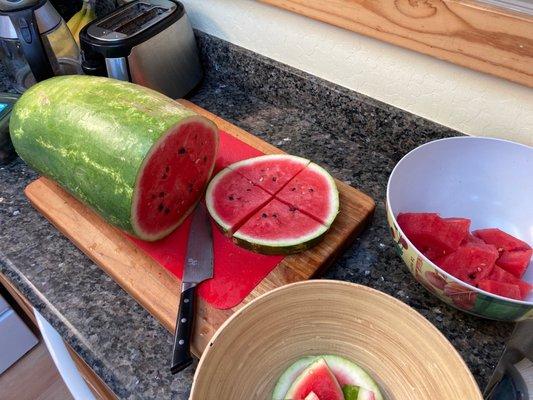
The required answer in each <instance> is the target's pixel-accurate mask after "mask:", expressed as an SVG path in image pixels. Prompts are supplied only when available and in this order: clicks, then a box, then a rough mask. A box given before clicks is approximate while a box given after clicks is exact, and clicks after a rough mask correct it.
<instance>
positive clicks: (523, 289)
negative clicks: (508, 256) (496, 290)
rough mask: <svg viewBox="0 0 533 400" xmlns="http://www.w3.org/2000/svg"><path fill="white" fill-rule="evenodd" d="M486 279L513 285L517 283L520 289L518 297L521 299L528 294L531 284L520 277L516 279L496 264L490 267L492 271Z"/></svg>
mask: <svg viewBox="0 0 533 400" xmlns="http://www.w3.org/2000/svg"><path fill="white" fill-rule="evenodd" d="M487 279H489V280H492V281H498V282H504V283H512V284H513V285H517V286H518V288H519V289H520V298H521V299H522V300H523V299H525V298H526V297H527V296H528V294H529V292H530V291H531V289H532V286H531V285H530V284H529V283H527V282H524V281H523V280H521V279H518V278H517V277H516V276H514V275H513V274H511V273H509V272H507V271H506V270H504V269H503V268H501V267H499V266H498V264H496V265H495V266H494V268H493V269H492V272H491V273H490V274H489V276H488V277H487Z"/></svg>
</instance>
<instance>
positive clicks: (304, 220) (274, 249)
mask: <svg viewBox="0 0 533 400" xmlns="http://www.w3.org/2000/svg"><path fill="white" fill-rule="evenodd" d="M327 230H328V227H327V226H325V225H324V224H321V223H320V222H318V221H316V220H314V219H313V218H311V217H309V216H308V215H306V214H304V213H302V212H300V211H299V210H298V209H297V208H295V207H292V206H289V205H287V204H285V203H282V202H281V201H279V200H276V199H274V200H272V201H270V202H269V203H268V204H267V205H266V206H264V207H263V208H261V209H259V210H258V211H257V212H256V213H255V214H254V215H252V216H251V217H250V218H249V219H248V220H247V221H246V222H245V223H244V224H243V225H242V226H241V227H240V228H239V229H238V230H237V232H235V233H234V234H233V240H234V241H235V242H236V243H237V244H238V245H240V246H242V247H246V248H248V249H250V250H253V251H258V252H260V253H266V254H290V253H294V252H299V251H302V250H305V249H307V248H309V247H311V246H313V245H314V244H315V243H317V242H318V241H319V240H320V239H321V238H322V235H324V234H325V233H326V231H327Z"/></svg>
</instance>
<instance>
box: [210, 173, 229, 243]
mask: <svg viewBox="0 0 533 400" xmlns="http://www.w3.org/2000/svg"><path fill="white" fill-rule="evenodd" d="M231 173H233V171H232V170H231V169H229V168H224V169H223V170H222V171H220V172H219V173H218V174H216V175H215V176H214V178H213V179H211V182H209V184H208V185H207V190H206V192H205V205H206V206H207V210H208V211H209V214H211V217H212V218H213V219H214V220H215V223H216V224H217V226H218V227H219V229H220V230H222V232H224V233H228V232H230V229H231V225H230V224H229V223H228V222H227V221H224V219H222V217H221V216H220V214H219V213H218V212H217V210H216V209H215V204H214V191H215V189H216V187H217V185H218V183H219V182H220V181H221V180H222V179H223V178H224V177H225V176H226V175H228V174H231Z"/></svg>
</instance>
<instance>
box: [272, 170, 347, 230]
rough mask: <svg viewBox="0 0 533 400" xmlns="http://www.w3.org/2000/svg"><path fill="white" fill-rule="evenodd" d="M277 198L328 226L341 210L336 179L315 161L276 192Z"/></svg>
mask: <svg viewBox="0 0 533 400" xmlns="http://www.w3.org/2000/svg"><path fill="white" fill-rule="evenodd" d="M276 198H278V199H279V200H281V201H283V202H285V203H287V204H290V205H293V206H294V207H296V208H297V209H298V210H300V211H302V212H304V213H306V214H307V215H309V216H310V217H312V218H315V219H316V220H317V221H320V222H321V223H323V224H324V225H326V226H330V225H331V224H332V223H333V220H334V219H335V217H336V216H337V213H338V212H339V191H338V190H337V186H336V185H335V180H334V179H333V178H332V176H331V175H330V174H329V173H328V172H327V171H326V170H325V169H324V168H322V167H320V166H319V165H317V164H315V163H311V164H309V165H308V166H307V168H305V169H304V170H303V171H301V172H300V173H299V174H298V175H296V176H295V177H294V179H292V180H291V181H290V182H289V183H288V184H287V185H286V186H285V187H284V188H283V189H281V191H280V192H279V193H277V194H276Z"/></svg>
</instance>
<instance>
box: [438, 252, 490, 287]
mask: <svg viewBox="0 0 533 400" xmlns="http://www.w3.org/2000/svg"><path fill="white" fill-rule="evenodd" d="M497 259H498V251H497V250H496V247H494V246H492V245H489V244H478V243H468V244H466V245H464V246H461V247H459V248H458V249H457V250H456V251H454V252H453V253H451V254H448V255H446V256H444V257H442V258H440V259H438V260H436V264H437V265H438V266H439V267H441V268H442V269H443V270H445V271H446V272H448V273H449V274H452V275H453V276H455V277H456V278H459V279H460V280H462V281H463V282H467V283H470V284H476V283H477V282H478V281H480V280H483V279H485V278H486V277H487V276H488V275H489V274H490V273H491V271H492V268H493V267H494V263H495V262H496V260H497Z"/></svg>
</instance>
